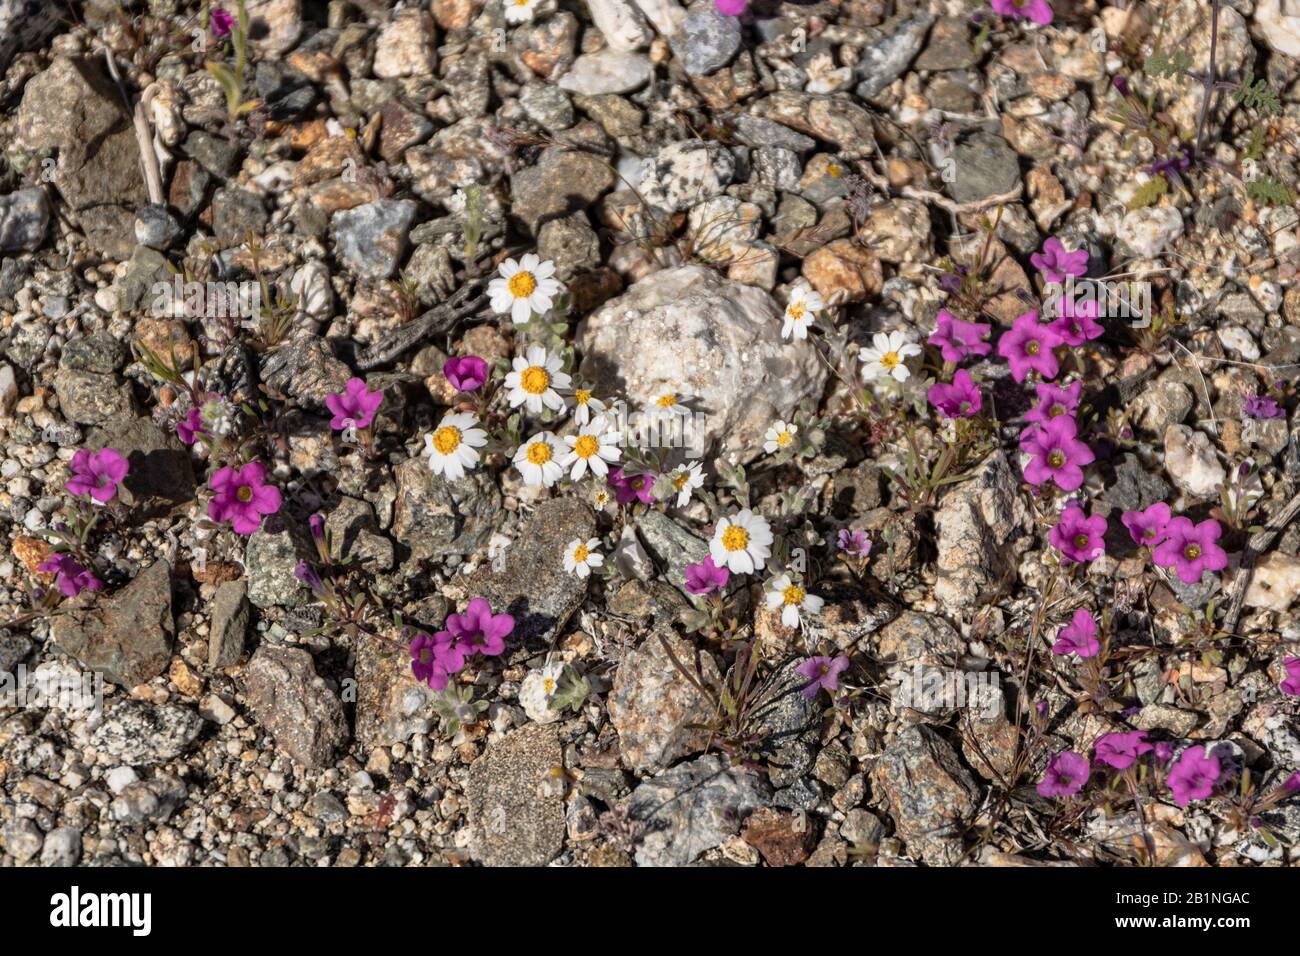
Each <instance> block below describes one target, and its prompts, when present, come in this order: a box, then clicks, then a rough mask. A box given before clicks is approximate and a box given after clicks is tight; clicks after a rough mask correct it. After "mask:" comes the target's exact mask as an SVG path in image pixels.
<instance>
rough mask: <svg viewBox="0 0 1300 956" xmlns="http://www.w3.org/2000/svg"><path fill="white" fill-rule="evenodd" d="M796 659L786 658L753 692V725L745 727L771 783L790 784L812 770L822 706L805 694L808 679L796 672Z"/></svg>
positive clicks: (815, 756)
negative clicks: (757, 748) (754, 740)
mask: <svg viewBox="0 0 1300 956" xmlns="http://www.w3.org/2000/svg"><path fill="white" fill-rule="evenodd" d="M800 663H802V661H801V660H800V659H794V660H789V661H787V662H786V663H785V664H783V665H782V666H781V667H779V668H777V670H776V671H775V672H774V673H773V674H772V675H771V676H770V677H769V678H768V679H767V680H766V681H765V682H764V683H763V685H762V686H761V687H760V688H758V689H757V690H756V692H755V693H754V700H753V707H752V714H753V718H752V719H753V724H752V726H751V727H749V728H747V730H749V731H750V732H751V733H752V734H753V735H754V736H755V737H756V738H757V740H758V741H759V743H758V747H759V750H760V752H761V753H762V755H763V762H764V763H765V764H766V765H767V777H768V780H770V781H771V783H772V786H774V787H777V788H785V787H789V786H791V785H793V784H794V783H795V782H796V781H798V780H800V779H801V778H802V777H804V776H805V775H806V774H807V773H808V772H809V771H811V770H812V768H813V764H814V763H815V762H816V760H817V738H818V734H819V732H820V728H821V721H820V719H819V717H820V714H821V711H822V706H821V704H820V703H819V702H818V700H817V699H816V698H815V697H805V696H804V695H803V689H804V687H805V686H807V684H808V678H806V677H804V676H803V675H801V674H799V673H798V671H797V668H798V666H799V664H800Z"/></svg>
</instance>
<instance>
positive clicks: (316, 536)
mask: <svg viewBox="0 0 1300 956" xmlns="http://www.w3.org/2000/svg"><path fill="white" fill-rule="evenodd" d="M307 527H308V528H310V529H311V536H312V540H314V541H324V540H325V516H324V515H322V514H321V513H320V512H319V511H317V512H316V513H315V514H313V515H312V516H311V517H310V518H308V519H307Z"/></svg>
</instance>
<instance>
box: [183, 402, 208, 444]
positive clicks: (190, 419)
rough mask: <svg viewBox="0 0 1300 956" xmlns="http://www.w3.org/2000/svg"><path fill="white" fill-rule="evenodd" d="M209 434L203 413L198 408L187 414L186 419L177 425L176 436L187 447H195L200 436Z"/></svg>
mask: <svg viewBox="0 0 1300 956" xmlns="http://www.w3.org/2000/svg"><path fill="white" fill-rule="evenodd" d="M207 433H208V429H207V427H206V426H205V425H204V424H203V412H202V411H201V410H200V409H199V408H198V407H197V406H196V407H194V408H191V409H190V410H189V411H188V412H186V413H185V417H184V418H183V419H182V420H181V421H179V422H177V423H176V435H177V437H179V438H180V440H181V441H183V442H184V443H185V444H187V445H193V444H194V443H195V442H196V441H197V440H198V437H199V436H200V435H206V434H207Z"/></svg>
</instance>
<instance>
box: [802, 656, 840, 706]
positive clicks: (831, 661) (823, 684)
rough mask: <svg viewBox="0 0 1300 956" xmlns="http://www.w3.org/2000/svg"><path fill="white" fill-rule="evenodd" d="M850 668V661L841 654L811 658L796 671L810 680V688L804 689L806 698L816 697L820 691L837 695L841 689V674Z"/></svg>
mask: <svg viewBox="0 0 1300 956" xmlns="http://www.w3.org/2000/svg"><path fill="white" fill-rule="evenodd" d="M848 666H849V659H848V658H847V657H845V656H844V655H843V654H841V655H840V656H839V657H835V658H830V657H810V658H808V660H806V661H804V662H803V663H802V664H800V665H799V666H798V667H796V668H795V671H796V672H798V674H799V675H800V676H801V677H806V678H808V686H806V687H805V688H804V689H803V695H804V696H805V697H816V696H817V692H818V691H819V690H825V691H827V692H828V693H832V694H833V693H835V691H837V690H839V689H840V674H842V673H843V672H844V669H845V668H847V667H848Z"/></svg>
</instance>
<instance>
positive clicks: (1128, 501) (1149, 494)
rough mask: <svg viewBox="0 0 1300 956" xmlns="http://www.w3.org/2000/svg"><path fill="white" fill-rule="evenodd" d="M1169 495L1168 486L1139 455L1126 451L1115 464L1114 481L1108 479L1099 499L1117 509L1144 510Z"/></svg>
mask: <svg viewBox="0 0 1300 956" xmlns="http://www.w3.org/2000/svg"><path fill="white" fill-rule="evenodd" d="M1168 497H1169V485H1167V484H1166V483H1165V482H1164V480H1163V479H1162V478H1161V477H1160V476H1159V475H1158V474H1155V473H1153V472H1150V471H1147V469H1145V468H1143V467H1142V462H1141V461H1139V460H1138V457H1137V455H1134V454H1131V453H1130V454H1126V455H1124V456H1123V457H1122V458H1120V460H1119V464H1118V465H1116V466H1115V480H1114V481H1113V482H1107V484H1106V490H1105V491H1103V492H1102V493H1101V495H1099V496H1098V500H1099V501H1101V502H1103V503H1104V504H1106V505H1109V506H1110V507H1111V508H1112V509H1114V510H1116V511H1141V510H1142V509H1143V508H1146V507H1147V506H1148V505H1152V504H1155V503H1156V502H1157V501H1164V500H1166V499H1167V498H1168Z"/></svg>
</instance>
